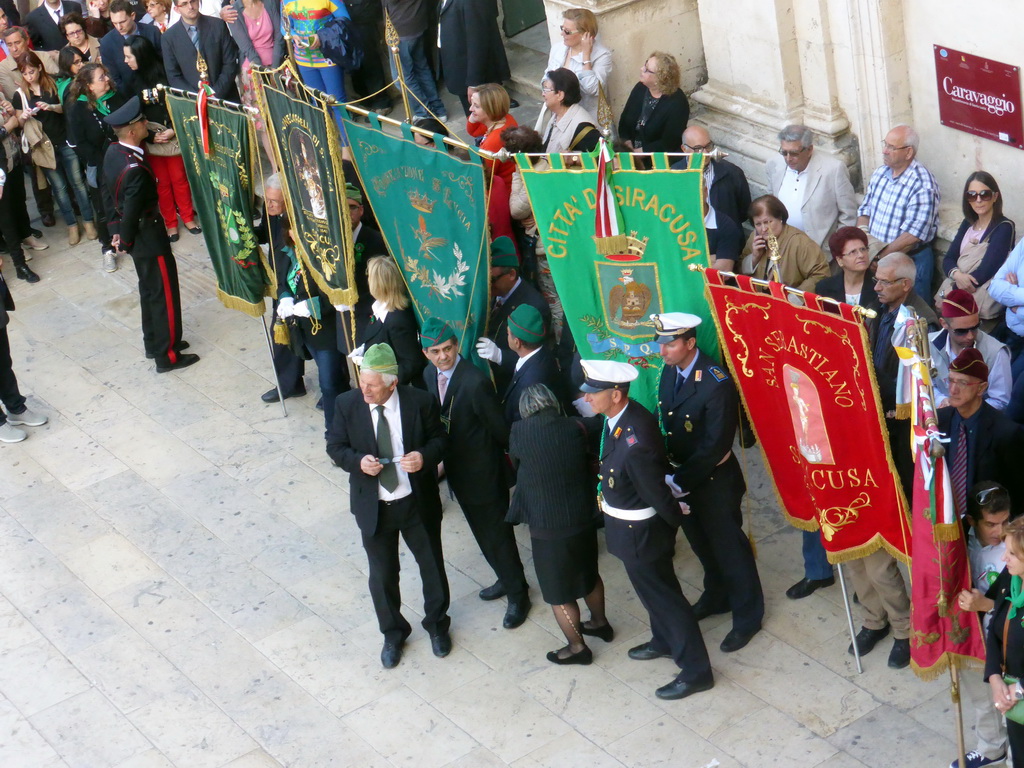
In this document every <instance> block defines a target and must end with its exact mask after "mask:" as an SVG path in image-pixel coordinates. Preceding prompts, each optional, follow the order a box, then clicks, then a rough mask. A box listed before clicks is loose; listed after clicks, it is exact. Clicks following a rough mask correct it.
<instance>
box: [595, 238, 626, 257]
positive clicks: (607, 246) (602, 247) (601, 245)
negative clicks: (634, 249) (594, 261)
mask: <svg viewBox="0 0 1024 768" xmlns="http://www.w3.org/2000/svg"><path fill="white" fill-rule="evenodd" d="M594 245H595V246H597V252H598V253H599V254H600V255H601V256H614V255H615V254H618V253H626V251H627V250H628V249H629V238H628V237H626V236H625V235H611V236H610V237H595V238H594Z"/></svg>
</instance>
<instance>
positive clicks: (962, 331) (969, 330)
mask: <svg viewBox="0 0 1024 768" xmlns="http://www.w3.org/2000/svg"><path fill="white" fill-rule="evenodd" d="M979 328H981V323H978V324H976V325H972V326H971V327H970V328H950V329H949V330H951V331H952V332H953V334H954V335H955V336H966V335H967V334H969V333H977V332H978V329H979Z"/></svg>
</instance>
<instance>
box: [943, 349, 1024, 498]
mask: <svg viewBox="0 0 1024 768" xmlns="http://www.w3.org/2000/svg"><path fill="white" fill-rule="evenodd" d="M988 376H989V367H988V366H987V365H986V364H985V358H984V356H983V355H982V353H981V351H980V350H979V349H978V348H977V347H969V348H968V349H965V350H964V351H963V352H961V353H960V354H959V355H958V356H957V358H956V359H955V360H954V361H953V362H952V363H950V365H949V405H948V406H947V407H945V408H939V410H938V414H937V415H938V419H939V431H940V432H942V433H943V434H945V435H946V436H947V437H949V447H948V448H947V451H948V454H947V456H946V466H947V467H948V468H949V478H950V483H951V484H952V487H953V501H954V504H955V506H956V511H957V513H958V514H959V515H960V516H963V515H965V514H967V492H968V490H969V489H970V488H971V487H972V486H973V485H974V484H975V483H977V482H980V481H982V480H986V481H987V480H992V481H994V482H997V483H999V484H1001V485H1002V486H1004V487H1005V488H1006V489H1007V490H1008V491H1009V492H1010V499H1011V500H1012V501H1013V502H1014V508H1016V507H1017V505H1019V504H1020V502H1019V501H1017V500H1018V499H1021V498H1024V496H1022V494H1024V483H1022V482H1021V481H1020V479H1019V477H1020V457H1021V456H1024V432H1022V430H1021V428H1020V426H1018V425H1017V424H1015V423H1014V422H1013V421H1012V420H1010V418H1009V417H1008V416H1006V415H1005V414H1004V413H1002V412H1001V411H999V410H997V409H996V408H994V407H993V406H992V405H990V404H989V403H987V402H985V392H986V391H987V389H988Z"/></svg>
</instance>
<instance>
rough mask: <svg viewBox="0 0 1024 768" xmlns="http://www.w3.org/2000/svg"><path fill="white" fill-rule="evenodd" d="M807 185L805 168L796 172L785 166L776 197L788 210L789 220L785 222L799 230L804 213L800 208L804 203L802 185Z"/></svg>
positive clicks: (802, 224) (801, 226) (802, 226)
mask: <svg viewBox="0 0 1024 768" xmlns="http://www.w3.org/2000/svg"><path fill="white" fill-rule="evenodd" d="M806 186H807V170H806V169H805V170H803V171H801V172H800V173H797V172H796V171H794V170H793V169H792V168H790V167H789V166H786V173H785V175H784V176H783V177H782V186H780V187H779V194H778V198H779V200H781V201H782V204H783V205H784V206H786V210H787V211H789V220H788V221H787V222H786V223H787V224H789V225H790V226H791V227H796V228H797V229H799V230H800V231H801V232H802V231H803V228H804V215H803V212H802V211H801V210H800V209H801V206H803V204H804V191H803V187H806Z"/></svg>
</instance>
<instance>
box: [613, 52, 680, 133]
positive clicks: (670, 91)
mask: <svg viewBox="0 0 1024 768" xmlns="http://www.w3.org/2000/svg"><path fill="white" fill-rule="evenodd" d="M689 119H690V104H689V102H688V101H687V100H686V94H685V93H683V91H682V90H681V89H680V87H679V64H678V63H677V62H676V60H675V57H674V56H671V55H669V54H667V53H662V52H660V51H655V52H654V53H652V54H651V55H650V56H648V57H647V60H646V61H645V62H644V65H643V67H641V68H640V82H639V83H637V84H636V85H634V86H633V90H632V91H631V92H630V94H629V98H628V99H626V106H624V107H623V108H622V116H621V117H620V118H619V138H621V139H622V140H623V141H625V142H626V144H627V146H628V147H629V148H630V149H631V150H633V151H635V152H678V151H679V143H680V142H681V141H682V138H681V137H682V135H683V131H685V130H686V123H687V122H688V121H689Z"/></svg>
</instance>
